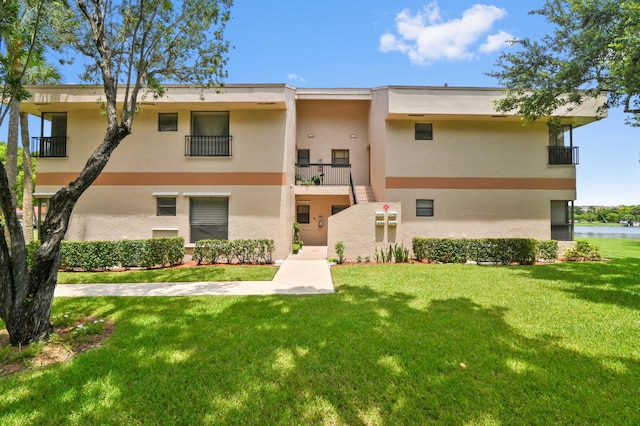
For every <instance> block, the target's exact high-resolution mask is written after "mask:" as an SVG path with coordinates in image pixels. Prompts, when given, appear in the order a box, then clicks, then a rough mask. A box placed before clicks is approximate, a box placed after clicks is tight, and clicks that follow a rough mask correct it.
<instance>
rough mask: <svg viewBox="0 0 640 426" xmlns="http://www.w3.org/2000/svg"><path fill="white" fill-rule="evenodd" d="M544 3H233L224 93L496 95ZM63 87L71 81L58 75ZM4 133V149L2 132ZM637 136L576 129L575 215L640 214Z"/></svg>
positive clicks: (599, 126) (601, 126) (539, 30)
mask: <svg viewBox="0 0 640 426" xmlns="http://www.w3.org/2000/svg"><path fill="white" fill-rule="evenodd" d="M543 4H544V1H543V0H525V1H517V2H516V1H513V0H510V1H507V0H495V1H490V0H487V1H486V2H474V1H467V0H455V1H444V0H440V1H433V2H430V1H418V0H374V1H371V0H325V1H322V2H308V1H301V0H295V1H294V0H279V1H277V2H267V1H258V0H251V1H249V0H235V4H234V6H233V8H232V20H231V22H230V23H229V24H228V27H227V32H226V38H227V40H229V41H230V43H231V45H232V46H233V49H232V50H231V52H230V57H229V63H228V66H227V70H228V72H229V78H228V80H227V83H288V84H291V85H292V86H295V87H313V88H322V87H365V88H367V87H377V86H385V85H425V86H440V85H443V84H445V83H446V84H448V85H449V86H478V87H485V86H489V87H496V86H497V85H498V82H497V81H496V80H495V79H493V78H491V77H488V76H486V75H485V73H486V72H489V71H491V70H492V69H493V67H494V63H495V61H496V58H497V57H498V55H499V54H500V52H501V51H503V50H504V49H509V47H508V46H507V45H506V44H505V42H504V41H505V40H508V39H510V38H513V37H530V38H539V37H541V36H542V35H544V34H545V33H547V32H550V31H551V27H550V26H548V24H547V23H546V21H545V20H544V19H543V18H542V17H540V16H537V15H529V14H528V12H529V11H530V10H533V9H537V8H540V7H542V5H543ZM63 71H64V72H65V75H66V77H65V82H66V83H77V82H78V77H77V74H78V73H77V72H76V71H75V70H72V69H66V70H63ZM4 127H5V126H3V129H0V140H4V139H5V137H6V130H4ZM638 136H640V128H632V127H629V126H627V125H625V124H624V114H623V113H622V112H621V111H619V110H612V111H610V112H609V117H608V118H606V119H604V120H601V121H599V122H597V123H594V124H591V125H588V126H585V127H582V128H579V129H576V130H575V131H574V145H577V146H579V147H580V164H579V165H578V166H577V176H578V180H577V185H578V198H577V201H576V204H577V205H618V204H640V185H639V184H638V183H639V182H640V143H638V142H636V140H637V139H638Z"/></svg>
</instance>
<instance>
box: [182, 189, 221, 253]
mask: <svg viewBox="0 0 640 426" xmlns="http://www.w3.org/2000/svg"><path fill="white" fill-rule="evenodd" d="M189 224H190V227H191V237H190V240H189V241H190V242H192V243H195V242H196V241H199V240H226V239H227V238H228V236H229V199H228V198H226V197H224V198H221V197H210V198H205V197H202V198H200V197H196V198H190V199H189Z"/></svg>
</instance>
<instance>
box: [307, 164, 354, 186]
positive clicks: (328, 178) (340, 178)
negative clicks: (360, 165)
mask: <svg viewBox="0 0 640 426" xmlns="http://www.w3.org/2000/svg"><path fill="white" fill-rule="evenodd" d="M350 176H351V164H332V163H328V164H327V163H306V164H296V185H323V186H327V185H333V186H349V185H350V184H351V180H350Z"/></svg>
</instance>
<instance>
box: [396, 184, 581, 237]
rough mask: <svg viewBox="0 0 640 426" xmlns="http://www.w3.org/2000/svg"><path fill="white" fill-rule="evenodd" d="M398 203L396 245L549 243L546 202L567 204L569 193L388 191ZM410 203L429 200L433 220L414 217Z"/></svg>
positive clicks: (525, 191)
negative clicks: (419, 240)
mask: <svg viewBox="0 0 640 426" xmlns="http://www.w3.org/2000/svg"><path fill="white" fill-rule="evenodd" d="M389 192H390V196H391V197H393V198H394V200H397V201H400V202H401V203H402V207H403V209H402V212H403V216H402V224H403V228H402V233H403V235H402V239H403V241H405V243H407V242H410V241H411V239H412V238H413V237H437V238H449V237H454V238H497V237H522V238H536V239H540V240H548V239H550V237H551V200H552V199H569V198H568V197H570V196H572V193H571V192H570V191H535V190H534V191H527V190H477V189H476V190H434V189H418V190H416V189H411V190H391V191H389ZM416 199H430V200H434V216H433V217H418V216H416Z"/></svg>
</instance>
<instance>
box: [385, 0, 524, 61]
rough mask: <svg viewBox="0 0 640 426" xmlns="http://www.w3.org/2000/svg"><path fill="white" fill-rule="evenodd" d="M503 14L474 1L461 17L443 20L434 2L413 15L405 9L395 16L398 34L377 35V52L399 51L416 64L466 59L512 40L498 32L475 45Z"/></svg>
mask: <svg viewBox="0 0 640 426" xmlns="http://www.w3.org/2000/svg"><path fill="white" fill-rule="evenodd" d="M506 15H507V11H506V10H505V9H501V8H498V7H496V6H489V5H484V4H476V5H473V6H472V7H471V8H469V9H467V10H465V11H464V12H463V14H462V17H461V18H457V19H451V20H449V21H445V20H443V19H442V15H441V14H440V8H439V7H438V4H437V2H435V1H434V2H431V3H429V4H428V5H427V6H425V7H424V8H423V10H422V11H421V12H418V13H416V14H415V15H412V14H411V12H410V11H408V10H403V11H402V12H400V13H399V14H398V15H397V16H396V27H397V35H394V34H391V33H386V34H383V35H382V37H380V51H382V52H393V51H399V52H402V53H404V54H406V55H407V56H408V57H409V59H410V60H411V62H414V63H417V64H429V63H431V62H433V61H439V60H447V61H459V60H469V59H472V58H473V57H475V56H476V50H479V51H480V52H483V53H487V52H492V51H494V50H497V49H499V48H500V47H501V46H504V45H506V44H507V43H506V40H510V39H513V36H512V35H510V34H508V33H506V32H504V31H500V32H499V33H498V34H494V35H490V36H488V37H487V38H486V41H485V43H484V44H482V45H481V46H480V47H478V46H477V44H478V42H479V40H480V39H481V38H482V37H483V35H484V34H485V33H487V32H489V31H490V30H491V29H492V27H493V24H494V23H495V22H496V21H497V20H499V19H502V18H504V17H505V16H506ZM500 43H502V44H501V45H500Z"/></svg>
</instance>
